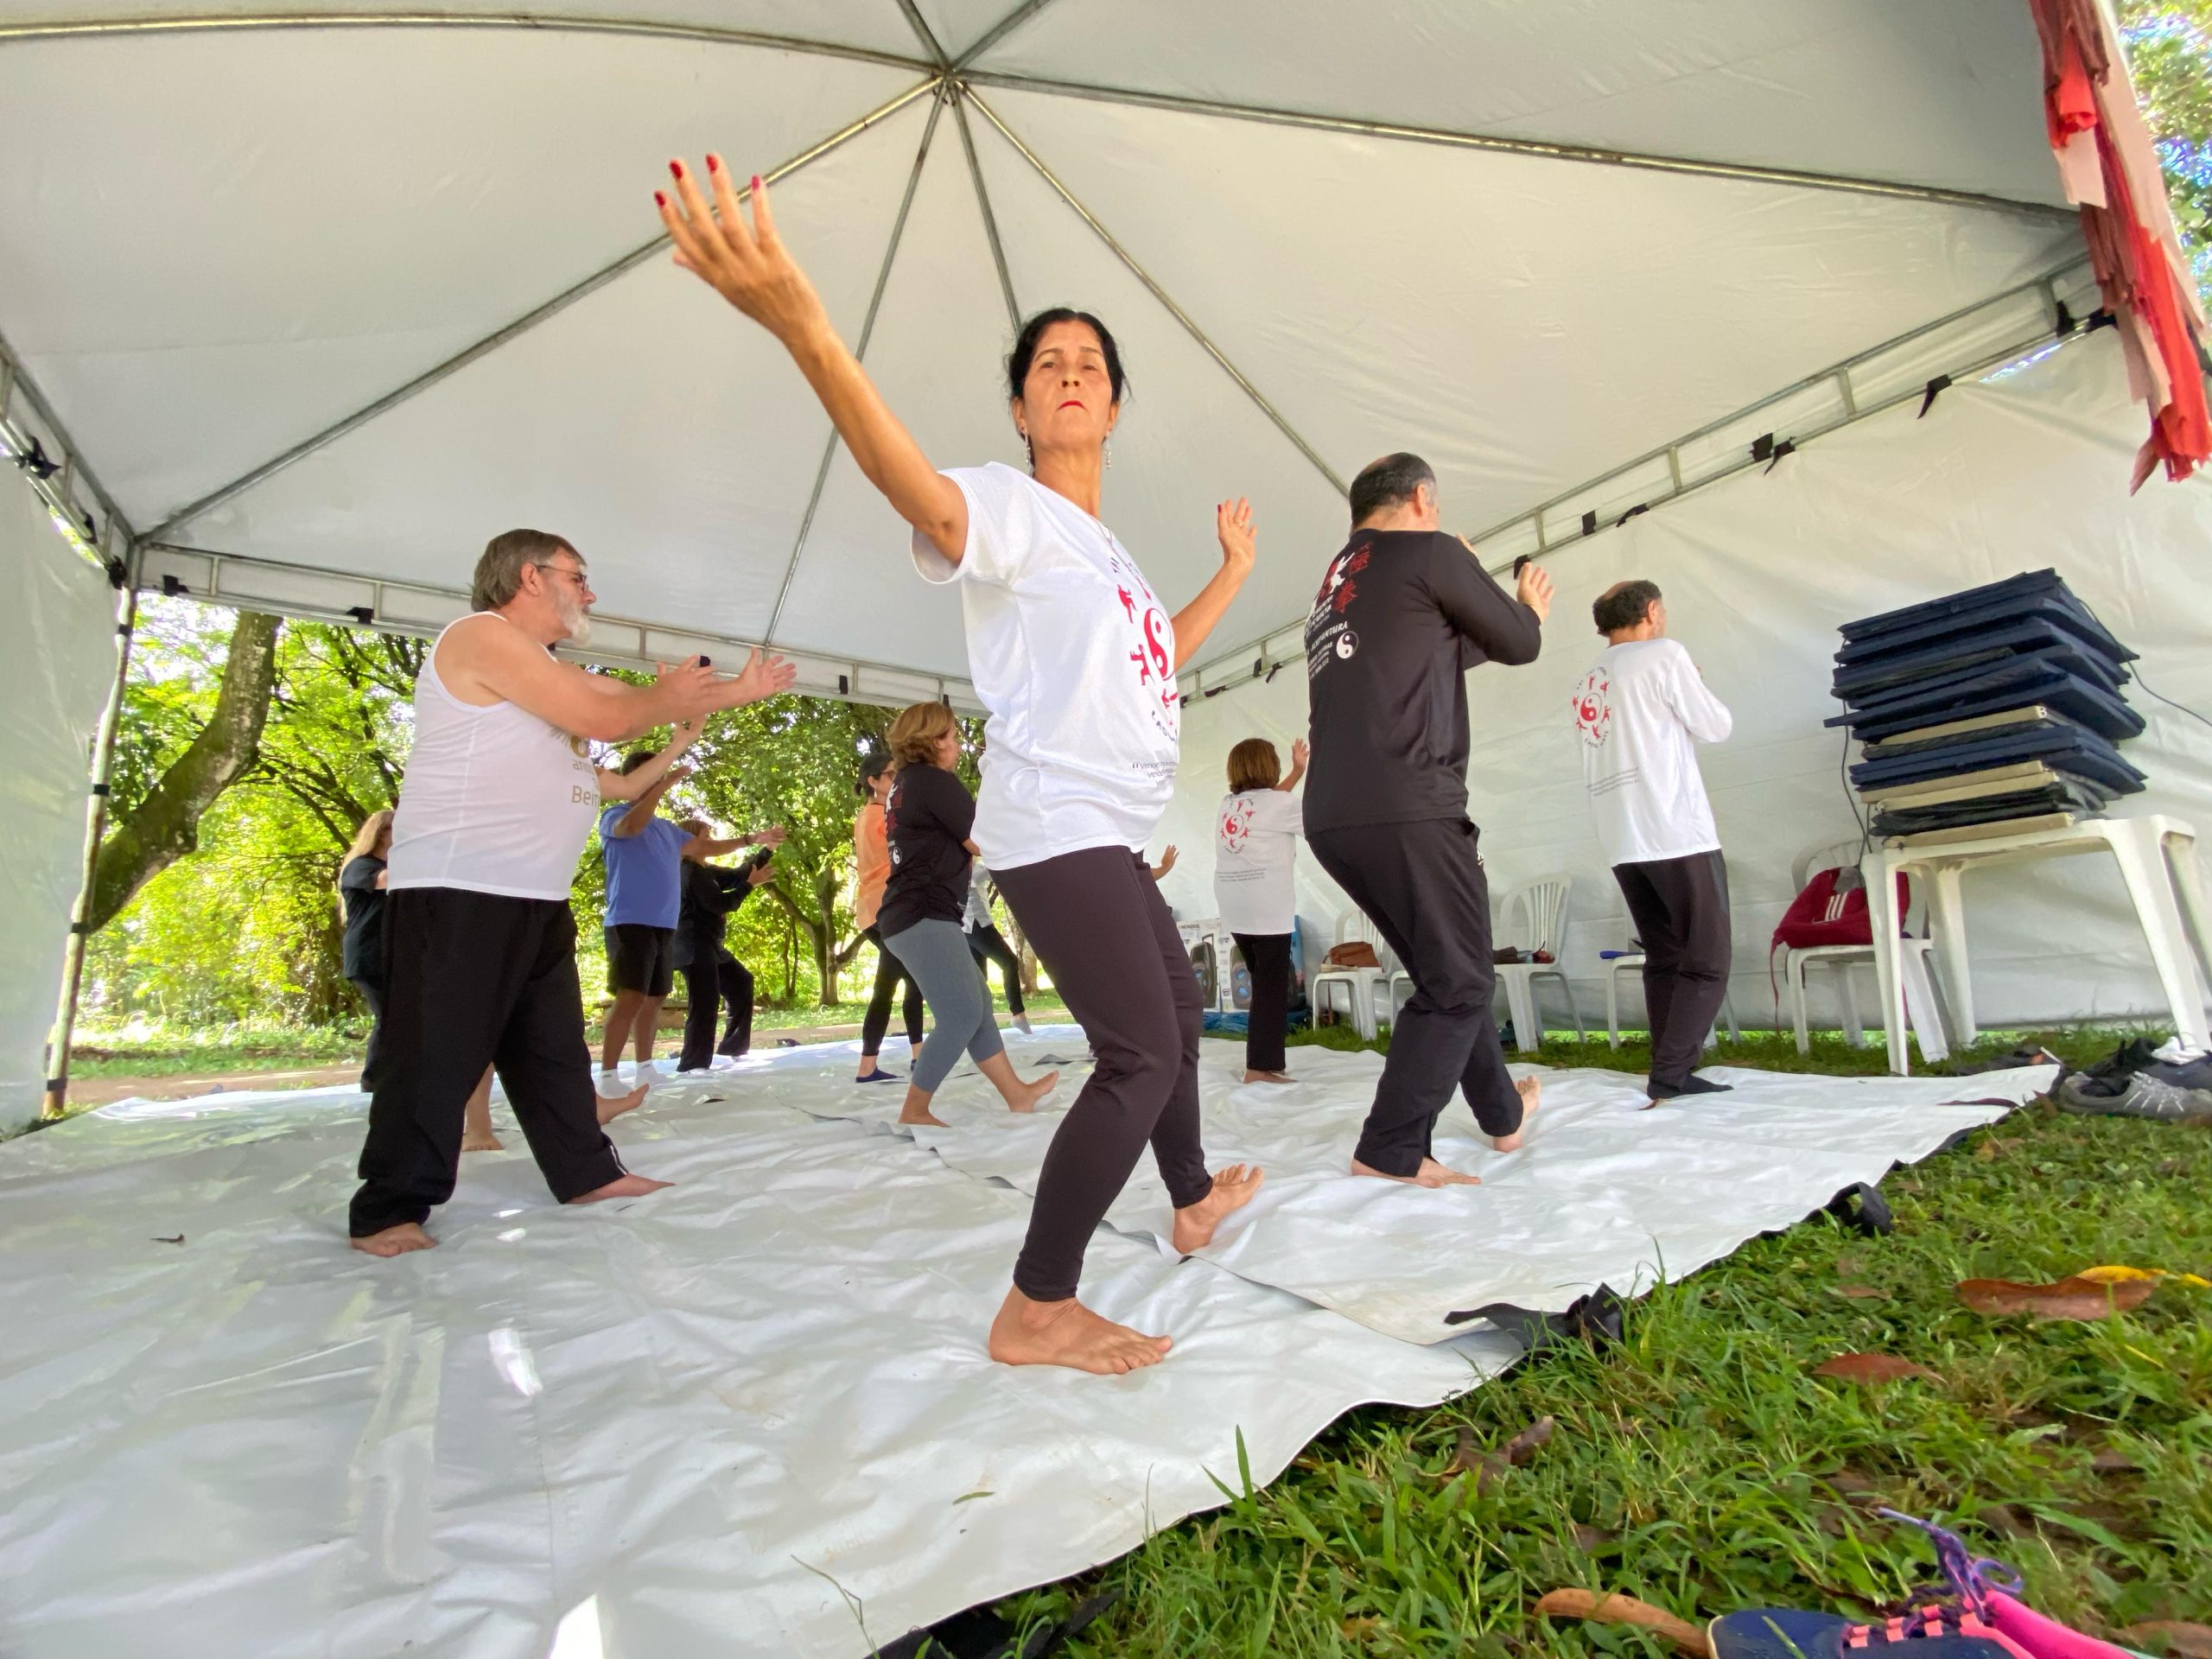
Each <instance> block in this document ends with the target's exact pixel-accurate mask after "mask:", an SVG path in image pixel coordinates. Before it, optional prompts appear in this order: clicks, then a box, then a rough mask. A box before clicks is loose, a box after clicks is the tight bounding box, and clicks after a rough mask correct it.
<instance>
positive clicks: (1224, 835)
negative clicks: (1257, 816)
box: [1221, 798, 1252, 853]
mask: <svg viewBox="0 0 2212 1659" xmlns="http://www.w3.org/2000/svg"><path fill="white" fill-rule="evenodd" d="M1251 838H1252V803H1251V802H1249V801H1248V800H1244V799H1243V798H1238V799H1236V800H1233V801H1231V802H1230V804H1229V810H1227V811H1226V812H1224V813H1223V814H1222V815H1221V844H1222V847H1223V849H1224V850H1225V851H1228V852H1232V853H1241V852H1243V850H1244V843H1245V842H1248V841H1249V840H1250V839H1251Z"/></svg>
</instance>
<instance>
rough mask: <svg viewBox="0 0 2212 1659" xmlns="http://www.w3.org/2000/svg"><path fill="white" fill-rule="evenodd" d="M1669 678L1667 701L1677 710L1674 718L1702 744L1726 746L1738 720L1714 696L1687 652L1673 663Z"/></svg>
mask: <svg viewBox="0 0 2212 1659" xmlns="http://www.w3.org/2000/svg"><path fill="white" fill-rule="evenodd" d="M1670 668H1671V672H1669V674H1668V676H1667V702H1668V706H1669V708H1671V709H1674V711H1675V718H1676V719H1677V720H1679V721H1681V722H1682V726H1683V728H1684V729H1685V730H1687V731H1688V733H1689V734H1690V737H1691V739H1692V740H1693V741H1695V742H1699V743H1725V742H1726V741H1728V734H1729V733H1731V732H1732V731H1734V730H1735V729H1736V717H1735V716H1734V715H1732V714H1730V713H1729V712H1728V705H1727V704H1726V703H1725V702H1721V701H1720V699H1719V698H1718V697H1716V696H1713V691H1712V688H1710V687H1709V686H1707V684H1706V683H1705V676H1704V675H1702V674H1700V673H1699V672H1698V668H1697V664H1695V663H1694V662H1693V661H1691V660H1690V654H1689V652H1687V651H1684V652H1681V657H1680V658H1679V659H1678V660H1677V661H1675V663H1674V664H1670Z"/></svg>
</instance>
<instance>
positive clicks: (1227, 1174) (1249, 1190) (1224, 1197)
mask: <svg viewBox="0 0 2212 1659" xmlns="http://www.w3.org/2000/svg"><path fill="white" fill-rule="evenodd" d="M1266 1179H1268V1178H1267V1176H1266V1174H1265V1173H1263V1172H1262V1171H1261V1170H1260V1169H1259V1168H1258V1167H1256V1166H1254V1165H1251V1164H1231V1165H1230V1166H1229V1167H1228V1168H1227V1169H1224V1170H1223V1171H1221V1172H1220V1173H1218V1174H1217V1175H1216V1176H1215V1177H1214V1178H1213V1191H1212V1192H1209V1193H1207V1194H1206V1195H1205V1197H1204V1198H1200V1199H1199V1200H1198V1202H1197V1203H1196V1204H1194V1205H1190V1206H1189V1207H1188V1208H1187V1209H1183V1210H1178V1211H1176V1212H1175V1225H1174V1228H1173V1236H1172V1237H1171V1238H1170V1239H1169V1241H1168V1242H1169V1243H1172V1244H1173V1245H1174V1247H1175V1251H1176V1254H1177V1255H1189V1254H1190V1253H1191V1252H1192V1250H1202V1249H1205V1247H1206V1246H1207V1245H1209V1244H1211V1243H1213V1230H1214V1229H1215V1228H1217V1227H1218V1226H1220V1225H1221V1224H1222V1221H1223V1218H1224V1217H1227V1216H1228V1215H1229V1214H1230V1212H1232V1211H1237V1210H1242V1209H1243V1207H1244V1206H1245V1205H1248V1204H1249V1203H1251V1202H1252V1196H1253V1194H1254V1193H1255V1192H1258V1191H1259V1190H1260V1183H1261V1182H1262V1181H1264V1180H1266Z"/></svg>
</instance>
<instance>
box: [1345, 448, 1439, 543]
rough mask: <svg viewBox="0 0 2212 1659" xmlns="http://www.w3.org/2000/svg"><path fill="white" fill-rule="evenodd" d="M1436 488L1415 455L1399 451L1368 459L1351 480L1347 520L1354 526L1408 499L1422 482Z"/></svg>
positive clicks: (1426, 467) (1428, 470)
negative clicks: (1380, 458)
mask: <svg viewBox="0 0 2212 1659" xmlns="http://www.w3.org/2000/svg"><path fill="white" fill-rule="evenodd" d="M1424 484H1426V485H1427V486H1428V487H1429V488H1430V489H1432V490H1433V489H1434V488H1435V487H1436V474H1435V473H1434V472H1433V470H1432V469H1431V468H1430V467H1429V464H1428V463H1427V461H1423V460H1422V459H1421V457H1420V456H1419V455H1413V454H1407V453H1406V452H1405V451H1404V450H1400V451H1399V452H1398V453H1397V454H1395V455H1385V456H1383V459H1382V460H1380V461H1369V462H1368V463H1367V465H1366V466H1364V467H1361V468H1360V469H1359V476H1358V477H1357V478H1355V479H1354V480H1352V481H1351V522H1352V525H1353V527H1354V528H1355V529H1357V527H1358V526H1359V525H1361V524H1365V523H1366V522H1367V521H1368V520H1369V519H1370V518H1373V517H1374V516H1375V515H1376V513H1378V512H1382V511H1383V508H1385V507H1395V506H1396V505H1398V504H1399V503H1400V502H1402V501H1410V500H1412V499H1414V492H1415V491H1416V490H1418V489H1420V488H1421V486H1422V485H1424Z"/></svg>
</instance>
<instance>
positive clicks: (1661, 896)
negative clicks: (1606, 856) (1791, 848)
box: [1613, 853, 1734, 1084]
mask: <svg viewBox="0 0 2212 1659" xmlns="http://www.w3.org/2000/svg"><path fill="white" fill-rule="evenodd" d="M1613 880H1616V881H1618V882H1619V883H1620V884H1621V897H1622V898H1624V899H1627V900H1628V913H1629V915H1630V918H1633V919H1634V921H1635V923H1636V937H1637V938H1638V939H1640V940H1641V941H1642V942H1643V1005H1644V1007H1646V1008H1647V1009H1649V1011H1650V1019H1651V1080H1652V1082H1654V1083H1670V1084H1679V1083H1681V1081H1682V1080H1683V1079H1684V1078H1686V1077H1688V1076H1689V1074H1690V1072H1691V1071H1693V1070H1694V1069H1695V1067H1696V1065H1697V1063H1698V1059H1699V1058H1700V1056H1701V1055H1702V1054H1703V1053H1704V1052H1705V1034H1706V1033H1707V1032H1708V1031H1711V1030H1712V1029H1713V1020H1714V1018H1715V1017H1716V1016H1717V1015H1718V1014H1719V1012H1720V1004H1721V1002H1722V1001H1724V1000H1725V999H1726V997H1727V995H1728V967H1729V963H1730V962H1731V960H1732V957H1733V955H1734V946H1733V944H1732V934H1733V931H1734V930H1733V929H1732V926H1731V925H1730V922H1729V916H1728V867H1727V865H1726V863H1725V862H1724V861H1722V859H1721V856H1720V855H1719V853H1692V854H1691V855H1689V856H1688V857H1687V858H1661V859H1654V860H1652V861H1650V862H1649V863H1648V864H1616V865H1614V866H1613Z"/></svg>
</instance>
